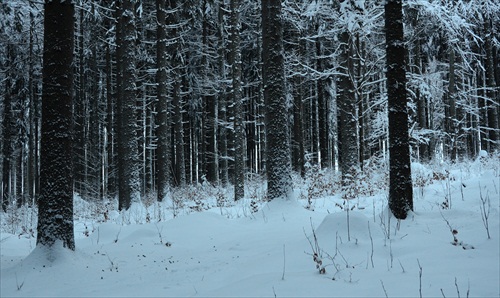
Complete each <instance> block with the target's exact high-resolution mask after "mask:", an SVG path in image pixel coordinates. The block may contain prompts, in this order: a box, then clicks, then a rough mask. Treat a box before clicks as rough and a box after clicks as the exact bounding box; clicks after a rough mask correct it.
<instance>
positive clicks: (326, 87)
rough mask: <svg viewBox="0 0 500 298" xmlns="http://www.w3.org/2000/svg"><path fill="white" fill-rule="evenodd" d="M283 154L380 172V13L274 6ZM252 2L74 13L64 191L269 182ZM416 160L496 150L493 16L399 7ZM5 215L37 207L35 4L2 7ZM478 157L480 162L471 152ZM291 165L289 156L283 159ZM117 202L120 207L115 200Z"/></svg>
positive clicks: (38, 41)
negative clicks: (68, 173)
mask: <svg viewBox="0 0 500 298" xmlns="http://www.w3.org/2000/svg"><path fill="white" fill-rule="evenodd" d="M282 11H283V39H284V59H285V69H284V71H285V85H284V88H285V94H286V102H287V103H288V104H287V105H286V107H284V110H283V111H284V113H283V114H280V115H277V116H283V115H284V116H285V117H286V119H287V125H285V126H284V127H285V129H286V132H287V138H288V140H287V142H289V143H290V148H289V149H290V150H291V156H290V157H289V160H290V163H291V166H292V169H293V171H294V172H295V173H297V174H300V176H302V177H303V178H306V177H307V175H309V173H311V172H314V171H316V172H317V171H320V170H322V169H333V170H341V169H345V166H346V165H348V166H349V168H353V169H355V172H354V173H352V176H350V177H351V179H353V180H355V179H357V177H359V176H357V175H363V173H367V172H368V171H369V169H370V168H373V167H376V168H379V167H381V166H387V165H386V160H387V159H386V157H387V154H388V120H387V119H388V118H387V114H388V111H387V89H386V79H385V68H386V64H385V53H386V51H385V36H384V34H385V32H384V6H383V5H382V4H381V3H380V1H372V0H367V1H354V0H345V1H327V0H308V1H295V0H284V1H283V5H282ZM261 21H262V19H261V8H260V1H241V3H240V2H239V1H234V0H231V1H230V0H200V1H198V0H183V1H180V0H157V1H148V0H143V1H128V0H124V1H118V2H113V1H100V0H95V1H90V0H89V1H86V0H81V1H76V14H75V34H76V35H75V52H74V90H73V92H74V105H73V116H74V124H73V127H72V129H73V135H74V148H73V152H74V154H73V160H72V161H68V162H72V163H73V171H74V182H73V183H74V191H75V193H77V194H78V195H79V196H81V197H82V198H84V199H85V200H95V201H101V200H108V199H111V200H113V199H115V198H117V197H118V196H119V197H120V198H119V201H120V204H119V208H120V209H127V208H128V207H129V206H130V203H131V202H133V201H139V200H150V199H153V200H159V201H161V200H162V199H164V198H165V196H166V195H168V193H170V192H171V191H173V190H174V189H177V188H183V187H188V186H190V185H197V184H200V183H210V184H212V185H215V186H221V187H228V186H231V185H235V187H236V189H235V199H238V198H241V197H243V196H245V194H244V184H245V181H248V180H251V179H254V178H255V177H260V175H261V174H263V173H265V169H266V154H265V152H266V151H265V150H266V134H265V126H264V123H265V119H264V115H265V109H266V105H265V103H264V95H263V92H264V86H263V69H266V65H263V63H262V58H261V57H262V56H263V55H265V54H266V53H263V52H262V24H261ZM404 32H405V46H406V56H405V58H406V65H407V67H406V74H407V90H408V96H409V101H410V103H409V115H408V118H409V123H410V129H409V133H410V143H411V156H412V160H414V161H420V162H423V163H426V162H430V161H432V160H443V159H445V160H451V161H455V160H460V159H467V158H475V157H477V156H478V155H479V154H480V152H481V150H484V151H486V152H495V150H498V149H499V147H500V136H499V133H500V130H499V128H500V127H499V122H500V117H499V115H500V113H499V108H500V91H499V84H500V59H499V55H500V40H499V39H500V38H499V36H500V3H498V1H495V0H485V1H479V0H470V1H469V0H458V1H451V0H409V1H404ZM0 45H1V46H0V90H1V92H0V101H1V112H2V113H1V119H0V120H1V123H2V126H1V136H2V138H1V150H2V151H1V153H2V155H1V162H0V167H1V170H0V172H1V173H2V193H1V197H2V208H3V209H4V211H5V210H6V209H7V208H9V206H16V205H17V206H21V205H23V204H25V203H27V204H32V203H34V202H36V198H37V195H38V194H39V191H40V190H39V164H40V163H39V153H40V145H39V144H40V141H39V140H40V125H41V119H40V118H41V92H42V90H41V86H42V74H41V71H42V52H43V3H41V2H39V1H29V0H7V1H3V2H2V3H0ZM481 154H482V153H481ZM287 158H288V157H287ZM237 189H240V191H236V190H237ZM124 196H125V197H124Z"/></svg>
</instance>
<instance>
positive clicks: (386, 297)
mask: <svg viewBox="0 0 500 298" xmlns="http://www.w3.org/2000/svg"><path fill="white" fill-rule="evenodd" d="M380 283H381V284H382V289H383V290H384V294H385V298H389V296H387V291H386V290H385V287H384V282H383V281H382V280H380Z"/></svg>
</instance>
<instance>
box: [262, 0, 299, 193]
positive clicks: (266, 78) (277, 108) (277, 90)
mask: <svg viewBox="0 0 500 298" xmlns="http://www.w3.org/2000/svg"><path fill="white" fill-rule="evenodd" d="M283 52H284V51H283V17H282V15H281V0H262V62H263V69H262V75H263V76H262V78H263V84H264V102H265V106H266V121H265V123H266V140H267V144H266V147H267V158H266V166H267V169H266V170H267V198H268V200H273V199H275V198H286V199H289V195H290V194H291V191H292V183H291V165H290V146H289V140H288V110H287V104H286V96H285V71H284V53H283Z"/></svg>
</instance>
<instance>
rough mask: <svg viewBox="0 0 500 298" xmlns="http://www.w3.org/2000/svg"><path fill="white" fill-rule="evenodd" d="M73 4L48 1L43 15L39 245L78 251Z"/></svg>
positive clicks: (70, 2)
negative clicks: (73, 112)
mask: <svg viewBox="0 0 500 298" xmlns="http://www.w3.org/2000/svg"><path fill="white" fill-rule="evenodd" d="M73 30H74V4H73V3H72V1H47V2H46V3H45V19H44V52H43V95H42V138H41V158H40V188H41V190H40V199H39V201H38V227H37V232H38V235H37V245H42V246H49V247H50V246H53V245H54V244H55V243H56V242H59V241H61V242H62V245H63V246H64V247H66V248H69V249H71V250H74V249H75V239H74V231H73V184H72V183H73V181H72V178H73V175H72V173H73V172H72V163H71V160H72V130H71V127H72V121H73V116H72V100H73V65H72V64H73V41H74V31H73Z"/></svg>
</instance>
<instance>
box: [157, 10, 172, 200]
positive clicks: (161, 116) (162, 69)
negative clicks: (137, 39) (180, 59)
mask: <svg viewBox="0 0 500 298" xmlns="http://www.w3.org/2000/svg"><path fill="white" fill-rule="evenodd" d="M156 20H157V22H158V23H157V28H156V39H157V40H156V63H157V67H158V70H157V72H156V83H157V84H158V85H157V87H156V88H157V89H156V93H157V95H156V96H157V113H158V114H157V128H156V136H157V137H158V147H157V149H156V175H157V179H158V181H157V186H158V201H160V202H161V201H162V200H163V199H164V198H165V196H166V192H167V189H168V186H169V185H170V184H171V164H170V145H169V143H170V125H169V117H168V115H169V114H168V108H169V106H168V98H167V91H168V90H167V62H168V59H167V28H166V25H167V24H166V21H167V13H166V0H156Z"/></svg>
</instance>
